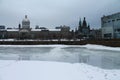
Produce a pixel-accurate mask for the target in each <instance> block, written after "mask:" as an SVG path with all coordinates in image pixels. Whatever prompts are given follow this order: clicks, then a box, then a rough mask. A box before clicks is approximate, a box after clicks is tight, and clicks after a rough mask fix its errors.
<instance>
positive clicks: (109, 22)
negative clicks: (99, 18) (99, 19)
mask: <svg viewBox="0 0 120 80" xmlns="http://www.w3.org/2000/svg"><path fill="white" fill-rule="evenodd" d="M114 21H120V19H116V20H109V21H103V23H110V22H114Z"/></svg>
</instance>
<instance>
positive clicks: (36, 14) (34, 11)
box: [0, 0, 120, 29]
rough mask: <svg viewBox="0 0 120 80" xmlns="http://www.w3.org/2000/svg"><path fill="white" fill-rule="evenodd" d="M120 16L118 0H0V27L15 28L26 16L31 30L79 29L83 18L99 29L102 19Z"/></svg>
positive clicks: (119, 2) (119, 1) (119, 0)
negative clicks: (66, 27)
mask: <svg viewBox="0 0 120 80" xmlns="http://www.w3.org/2000/svg"><path fill="white" fill-rule="evenodd" d="M117 12H120V0H0V25H5V26H6V27H18V24H19V23H21V22H22V20H23V18H24V16H25V15H28V18H29V19H30V21H31V27H32V28H35V26H36V25H39V26H40V27H47V28H55V27H56V26H60V25H67V26H70V27H71V28H72V29H75V28H76V27H78V24H79V19H80V18H81V20H83V18H84V17H86V20H87V22H88V23H89V24H90V26H91V28H100V27H101V17H102V16H103V15H111V14H114V13H117Z"/></svg>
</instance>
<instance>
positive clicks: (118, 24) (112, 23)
mask: <svg viewBox="0 0 120 80" xmlns="http://www.w3.org/2000/svg"><path fill="white" fill-rule="evenodd" d="M101 27H102V38H103V39H120V12H119V13H115V14H112V15H108V16H103V17H102V18H101Z"/></svg>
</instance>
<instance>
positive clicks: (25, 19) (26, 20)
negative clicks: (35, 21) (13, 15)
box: [22, 15, 30, 23]
mask: <svg viewBox="0 0 120 80" xmlns="http://www.w3.org/2000/svg"><path fill="white" fill-rule="evenodd" d="M22 22H28V23H29V22H30V20H29V19H28V18H27V15H25V18H24V19H23V20H22Z"/></svg>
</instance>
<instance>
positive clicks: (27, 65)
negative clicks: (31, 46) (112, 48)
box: [0, 60, 120, 80]
mask: <svg viewBox="0 0 120 80" xmlns="http://www.w3.org/2000/svg"><path fill="white" fill-rule="evenodd" d="M8 64H9V65H8ZM3 66H4V67H3ZM0 80H120V70H104V69H100V68H97V67H93V66H90V65H87V64H83V63H81V64H80V63H76V64H70V63H60V62H48V61H3V60H0Z"/></svg>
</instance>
